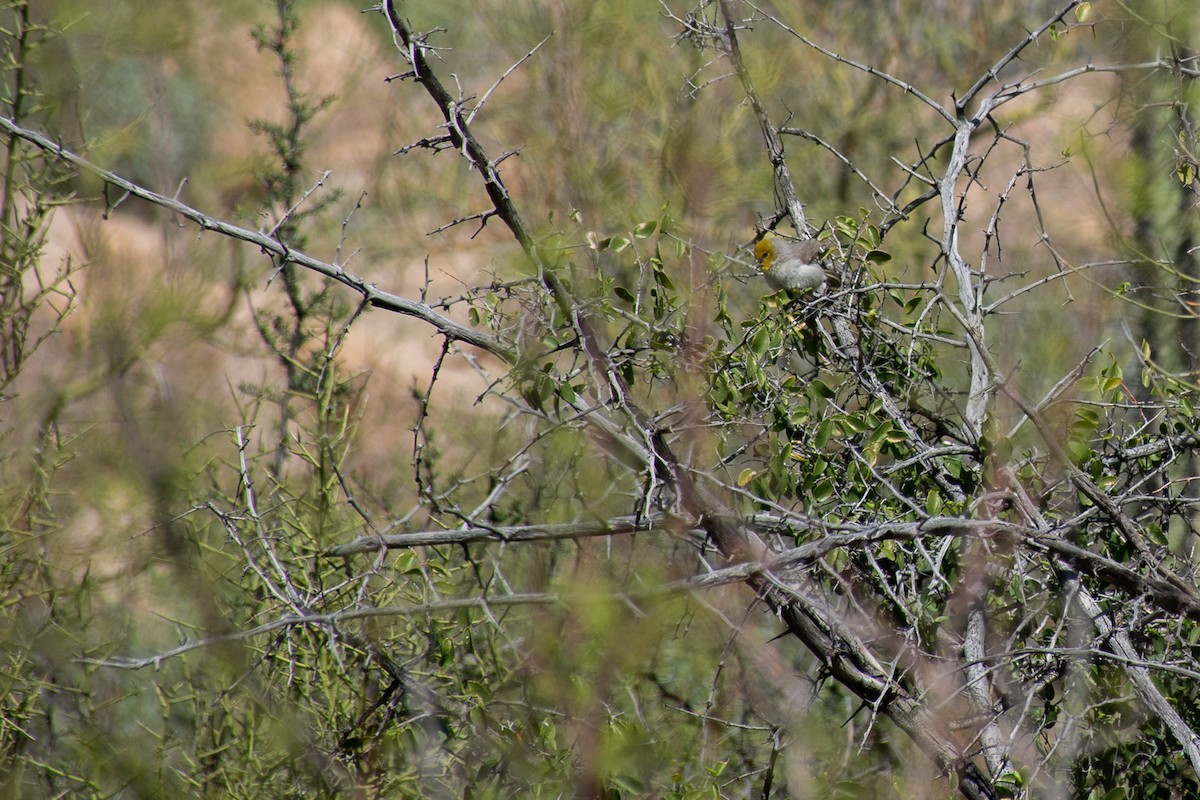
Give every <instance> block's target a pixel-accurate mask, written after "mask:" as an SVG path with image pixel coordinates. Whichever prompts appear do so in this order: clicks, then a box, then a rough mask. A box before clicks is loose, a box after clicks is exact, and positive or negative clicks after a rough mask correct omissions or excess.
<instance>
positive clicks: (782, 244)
mask: <svg viewBox="0 0 1200 800" xmlns="http://www.w3.org/2000/svg"><path fill="white" fill-rule="evenodd" d="M823 249H824V247H823V246H822V245H821V243H820V242H818V241H817V240H816V239H805V240H803V241H799V242H794V241H789V240H787V239H781V238H779V237H777V236H773V235H771V234H767V235H766V236H764V237H763V238H762V239H761V240H760V241H759V243H758V244H756V245H754V259H755V261H757V262H758V267H759V269H761V270H762V271H763V277H765V278H766V279H767V284H768V285H770V287H771V288H772V289H773V290H774V291H779V290H780V289H787V290H788V291H792V292H800V291H804V290H805V289H818V288H820V287H821V285H822V284H824V283H825V270H824V269H822V267H821V264H820V262H819V261H818V256H820V254H821V251H822V250H823Z"/></svg>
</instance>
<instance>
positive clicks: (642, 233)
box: [633, 219, 658, 239]
mask: <svg viewBox="0 0 1200 800" xmlns="http://www.w3.org/2000/svg"><path fill="white" fill-rule="evenodd" d="M656 230H658V221H657V220H653V219H652V220H649V221H648V222H643V223H641V224H639V225H638V226H637V227H635V228H634V229H633V235H634V236H636V237H637V238H639V239H647V238H649V237H651V236H653V235H654V232H655V231H656Z"/></svg>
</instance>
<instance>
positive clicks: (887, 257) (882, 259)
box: [864, 250, 892, 264]
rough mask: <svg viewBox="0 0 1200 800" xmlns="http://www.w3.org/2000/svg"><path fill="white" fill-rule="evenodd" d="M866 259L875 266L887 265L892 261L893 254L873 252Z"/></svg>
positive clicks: (881, 251) (880, 251) (882, 251)
mask: <svg viewBox="0 0 1200 800" xmlns="http://www.w3.org/2000/svg"><path fill="white" fill-rule="evenodd" d="M864 258H865V260H867V261H870V262H872V263H874V264H886V263H887V262H889V261H891V260H892V254H891V253H889V252H887V251H886V250H871V251H870V252H868V253H867V255H866V256H865V257H864Z"/></svg>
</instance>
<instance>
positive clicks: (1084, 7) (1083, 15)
mask: <svg viewBox="0 0 1200 800" xmlns="http://www.w3.org/2000/svg"><path fill="white" fill-rule="evenodd" d="M1090 16H1092V4H1091V3H1080V4H1079V5H1078V6H1076V7H1075V21H1076V22H1079V23H1083V22H1087V21H1088V18H1089V17H1090Z"/></svg>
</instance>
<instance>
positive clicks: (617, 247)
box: [600, 236, 629, 253]
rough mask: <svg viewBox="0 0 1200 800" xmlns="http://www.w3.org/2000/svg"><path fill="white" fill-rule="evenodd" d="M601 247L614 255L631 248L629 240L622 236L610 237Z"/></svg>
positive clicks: (601, 243)
mask: <svg viewBox="0 0 1200 800" xmlns="http://www.w3.org/2000/svg"><path fill="white" fill-rule="evenodd" d="M600 247H601V248H602V249H604V250H609V251H611V252H613V253H619V252H621V251H622V250H624V249H625V248H626V247H629V240H628V239H626V238H624V237H622V236H610V237H608V238H607V239H605V240H604V241H602V242H600Z"/></svg>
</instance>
